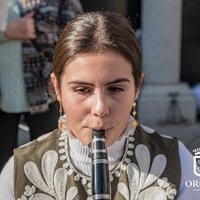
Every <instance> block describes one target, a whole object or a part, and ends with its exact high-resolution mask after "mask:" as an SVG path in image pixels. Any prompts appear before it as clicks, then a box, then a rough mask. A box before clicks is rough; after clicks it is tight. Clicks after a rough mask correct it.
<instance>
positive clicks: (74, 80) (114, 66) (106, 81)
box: [51, 51, 139, 146]
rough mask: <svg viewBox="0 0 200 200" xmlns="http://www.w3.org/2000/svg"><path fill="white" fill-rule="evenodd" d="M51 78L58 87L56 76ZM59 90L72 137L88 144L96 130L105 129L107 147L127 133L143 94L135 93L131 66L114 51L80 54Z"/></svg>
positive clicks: (67, 72)
mask: <svg viewBox="0 0 200 200" xmlns="http://www.w3.org/2000/svg"><path fill="white" fill-rule="evenodd" d="M51 77H52V80H53V83H54V86H55V88H57V80H56V77H55V75H54V74H52V75H51ZM56 91H57V92H56V93H57V98H58V100H59V101H61V103H62V106H63V109H64V112H65V114H66V117H67V123H68V128H69V131H70V132H71V134H73V135H74V136H75V137H76V138H77V139H79V140H80V141H81V142H82V143H83V144H84V145H88V144H89V143H90V142H91V139H92V129H97V130H102V129H104V130H105V133H106V141H107V146H111V145H112V144H113V143H114V142H115V141H116V140H117V139H118V138H119V136H120V135H121V134H122V132H123V131H124V129H125V126H126V123H127V120H128V118H129V115H130V111H131V108H132V104H133V102H134V101H135V99H136V98H137V96H138V92H139V91H138V92H137V93H135V84H134V78H133V75H132V66H131V63H130V62H129V61H127V60H126V59H124V57H122V56H121V55H120V54H118V53H116V52H114V51H105V52H103V53H98V54H96V53H95V54H94V53H85V54H80V55H79V56H78V57H77V58H75V59H74V60H73V61H72V62H71V63H69V64H68V65H66V66H65V72H64V75H63V77H62V80H61V88H60V90H56Z"/></svg>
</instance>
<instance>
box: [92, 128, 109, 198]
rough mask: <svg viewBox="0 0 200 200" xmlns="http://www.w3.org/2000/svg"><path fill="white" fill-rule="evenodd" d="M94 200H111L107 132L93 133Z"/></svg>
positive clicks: (98, 131)
mask: <svg viewBox="0 0 200 200" xmlns="http://www.w3.org/2000/svg"><path fill="white" fill-rule="evenodd" d="M91 153H92V198H93V200H110V199H111V195H110V181H109V168H108V156H107V150H106V144H105V130H93V131H92V152H91Z"/></svg>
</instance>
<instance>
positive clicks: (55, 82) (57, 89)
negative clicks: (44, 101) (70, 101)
mask: <svg viewBox="0 0 200 200" xmlns="http://www.w3.org/2000/svg"><path fill="white" fill-rule="evenodd" d="M50 76H51V80H52V83H53V86H54V90H55V93H56V97H57V100H58V101H61V97H60V89H59V87H58V81H57V78H56V76H55V74H54V73H53V72H52V73H51V75H50Z"/></svg>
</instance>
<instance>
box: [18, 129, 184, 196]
mask: <svg viewBox="0 0 200 200" xmlns="http://www.w3.org/2000/svg"><path fill="white" fill-rule="evenodd" d="M150 132H152V130H151V129H148V128H146V127H143V126H138V127H137V128H136V131H135V133H134V131H133V132H131V133H130V134H129V137H128V139H127V143H126V146H125V151H124V152H125V153H124V155H123V157H122V159H121V162H120V163H119V165H118V166H117V167H116V168H115V169H114V170H113V171H111V172H110V184H111V196H112V200H165V199H166V200H169V199H176V198H177V193H178V189H179V185H180V179H181V167H180V160H179V153H178V141H177V139H171V138H164V137H162V136H160V135H159V134H157V133H156V132H154V133H150ZM67 149H68V146H67V137H66V133H62V134H61V132H60V131H58V130H55V131H54V132H52V133H50V134H47V135H44V136H42V138H41V137H40V138H39V139H38V140H35V141H33V142H31V143H29V144H28V145H26V146H23V147H21V148H17V149H15V151H14V156H15V183H14V184H15V199H16V200H17V199H18V198H19V200H20V199H37V200H53V199H55V200H92V198H91V177H87V176H85V175H83V174H81V173H79V172H78V171H77V170H76V169H75V168H74V166H73V165H72V163H71V162H70V159H69V155H68V154H67V153H66V151H67ZM25 197H26V198H25Z"/></svg>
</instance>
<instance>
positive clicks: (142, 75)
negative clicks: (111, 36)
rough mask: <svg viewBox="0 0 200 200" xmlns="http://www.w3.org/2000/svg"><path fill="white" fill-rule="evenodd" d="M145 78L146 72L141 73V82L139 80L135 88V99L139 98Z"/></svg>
mask: <svg viewBox="0 0 200 200" xmlns="http://www.w3.org/2000/svg"><path fill="white" fill-rule="evenodd" d="M143 80H144V73H142V74H141V76H140V82H139V84H138V86H137V88H136V89H135V101H136V100H137V98H138V96H139V94H140V88H141V86H142V83H143Z"/></svg>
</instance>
